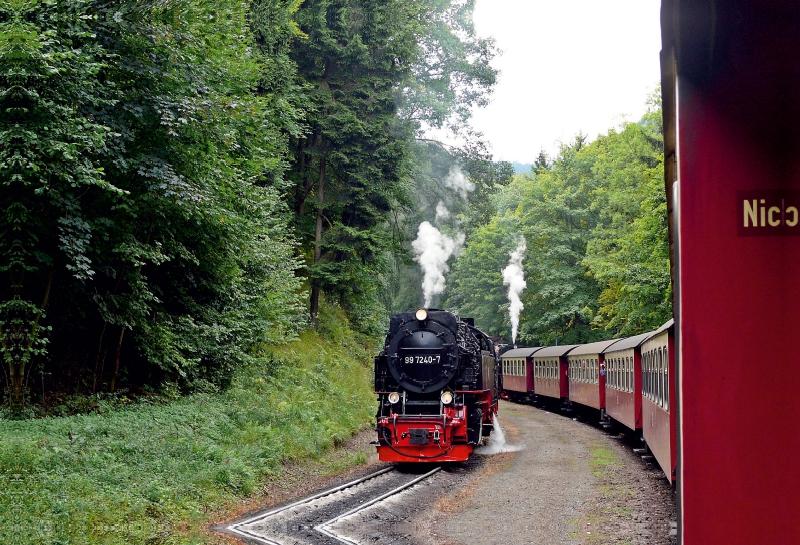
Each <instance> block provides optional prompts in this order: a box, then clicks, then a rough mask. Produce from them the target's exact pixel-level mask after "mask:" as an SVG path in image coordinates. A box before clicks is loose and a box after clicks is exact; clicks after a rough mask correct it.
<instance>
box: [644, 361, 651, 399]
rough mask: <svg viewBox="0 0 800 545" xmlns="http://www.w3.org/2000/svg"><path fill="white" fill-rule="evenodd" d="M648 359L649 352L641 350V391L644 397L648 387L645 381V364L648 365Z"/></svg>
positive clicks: (646, 394)
mask: <svg viewBox="0 0 800 545" xmlns="http://www.w3.org/2000/svg"><path fill="white" fill-rule="evenodd" d="M649 360H650V353H649V352H643V353H642V393H644V396H645V397H647V396H648V392H647V387H648V383H647V365H648V362H649Z"/></svg>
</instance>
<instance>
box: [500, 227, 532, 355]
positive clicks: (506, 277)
mask: <svg viewBox="0 0 800 545" xmlns="http://www.w3.org/2000/svg"><path fill="white" fill-rule="evenodd" d="M524 255H525V238H524V237H520V240H519V245H518V246H517V249H516V250H514V251H513V252H511V259H509V260H508V267H506V268H505V269H503V285H504V286H508V302H509V305H508V314H509V317H510V318H511V343H512V344H514V343H516V342H517V331H518V330H519V313H520V312H522V309H523V308H525V307H524V306H523V304H522V301H521V300H520V298H519V294H520V293H522V290H524V289H525V286H527V284H526V283H525V276H524V273H523V272H522V257H523V256H524Z"/></svg>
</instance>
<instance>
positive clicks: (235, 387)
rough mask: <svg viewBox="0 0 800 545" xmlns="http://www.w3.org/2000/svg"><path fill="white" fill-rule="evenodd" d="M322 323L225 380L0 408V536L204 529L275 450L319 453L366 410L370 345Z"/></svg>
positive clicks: (261, 471) (103, 540)
mask: <svg viewBox="0 0 800 545" xmlns="http://www.w3.org/2000/svg"><path fill="white" fill-rule="evenodd" d="M323 308H324V307H323ZM327 316H328V315H327V314H326V313H325V312H323V319H322V323H324V322H325V320H326V317H327ZM337 318H338V317H337ZM330 326H331V328H332V329H331V331H332V330H333V329H338V332H337V334H338V335H339V336H337V337H333V338H330V339H328V340H327V341H326V340H323V339H321V338H320V337H319V336H317V335H316V334H314V333H313V332H305V333H303V334H302V336H301V338H300V339H299V340H298V341H295V342H292V343H289V344H287V345H281V346H269V347H266V346H265V347H263V348H262V349H261V351H260V355H259V357H258V358H257V359H255V360H254V361H253V362H251V364H250V365H248V366H246V367H243V368H240V369H239V370H237V372H236V375H235V378H234V379H233V381H232V383H231V385H230V387H229V388H228V389H226V390H225V391H224V392H221V393H210V394H200V393H196V394H193V395H191V396H187V397H184V398H182V399H180V400H178V401H175V402H173V403H169V404H166V405H162V406H147V405H143V404H140V405H135V406H132V407H130V408H129V409H127V410H114V411H110V412H107V413H106V412H105V411H104V412H103V414H92V415H78V416H71V417H66V418H50V419H42V420H31V421H26V422H8V421H6V422H2V421H0V541H2V542H3V543H18V544H20V545H23V544H27V543H30V544H34V543H62V544H65V545H66V544H80V545H86V544H117V543H120V544H121V543H175V544H177V543H198V542H208V541H210V538H209V537H208V536H206V535H205V534H204V533H203V531H202V528H203V526H204V525H206V524H208V523H210V522H212V520H209V518H211V517H214V513H216V512H218V511H220V510H221V509H223V508H225V507H226V506H227V507H228V508H230V507H233V506H234V503H235V502H236V501H237V499H241V498H244V497H247V496H251V495H257V494H258V493H259V487H260V485H261V483H262V482H263V481H264V479H266V478H269V477H270V476H274V475H277V474H279V473H280V472H281V464H283V463H285V462H297V463H301V462H302V461H303V460H308V459H317V460H319V459H320V458H322V457H324V456H325V453H326V452H327V451H328V450H329V449H330V447H331V446H332V445H334V444H337V443H341V442H342V441H344V440H345V439H347V438H348V437H350V436H351V435H352V434H353V433H355V432H356V431H358V430H360V429H362V428H363V427H364V425H365V424H366V423H367V422H368V421H369V420H370V419H371V418H372V417H373V415H374V396H373V394H372V384H371V375H370V373H369V371H370V369H371V367H370V366H369V356H368V353H369V354H370V355H371V353H372V352H371V351H370V350H369V349H367V348H365V347H363V346H361V345H358V344H357V343H354V342H353V341H352V339H353V332H352V331H350V330H349V329H348V328H347V327H344V326H342V325H341V322H339V321H338V319H337V320H335V321H334V322H333V323H332V324H330ZM363 461H365V457H364V456H363V455H361V456H359V457H357V458H356V459H353V460H351V461H350V463H363ZM337 467H339V469H341V467H340V466H337ZM337 467H333V468H332V470H335V469H337ZM213 522H216V520H213Z"/></svg>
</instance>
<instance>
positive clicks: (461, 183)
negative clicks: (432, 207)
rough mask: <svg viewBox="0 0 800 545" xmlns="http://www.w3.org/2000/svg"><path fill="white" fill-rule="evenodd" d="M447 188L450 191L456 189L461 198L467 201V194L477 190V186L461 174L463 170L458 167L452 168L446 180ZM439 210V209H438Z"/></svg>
mask: <svg viewBox="0 0 800 545" xmlns="http://www.w3.org/2000/svg"><path fill="white" fill-rule="evenodd" d="M443 183H444V185H445V187H449V188H450V189H455V190H456V191H457V192H458V194H459V195H461V198H462V199H464V200H467V194H468V193H469V192H470V191H474V190H475V184H473V183H472V182H470V181H469V179H467V177H466V176H464V173H463V172H461V169H460V168H458V167H451V168H450V172H448V173H447V176H446V177H445V179H444V182H443ZM437 208H438V207H437Z"/></svg>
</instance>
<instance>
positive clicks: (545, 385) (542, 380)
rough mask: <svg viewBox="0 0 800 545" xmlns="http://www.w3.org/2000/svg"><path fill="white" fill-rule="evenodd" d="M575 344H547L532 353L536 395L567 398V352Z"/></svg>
mask: <svg viewBox="0 0 800 545" xmlns="http://www.w3.org/2000/svg"><path fill="white" fill-rule="evenodd" d="M576 346H578V345H577V344H565V345H563V346H547V347H545V348H542V349H541V350H537V351H536V353H535V354H533V381H534V393H535V394H536V395H537V396H544V397H552V398H554V399H563V400H566V399H568V398H569V381H568V379H567V368H568V366H567V353H568V352H569V351H570V350H572V349H573V348H575V347H576Z"/></svg>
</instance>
